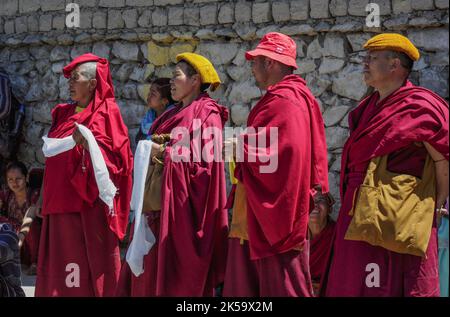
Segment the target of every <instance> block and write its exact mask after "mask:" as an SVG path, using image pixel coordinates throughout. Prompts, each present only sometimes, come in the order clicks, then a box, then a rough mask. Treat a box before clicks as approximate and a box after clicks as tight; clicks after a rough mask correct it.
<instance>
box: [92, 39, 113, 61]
mask: <svg viewBox="0 0 450 317" xmlns="http://www.w3.org/2000/svg"><path fill="white" fill-rule="evenodd" d="M110 51H111V48H110V47H109V45H108V44H106V43H104V42H96V43H94V46H93V47H92V52H93V53H94V54H95V55H97V56H99V57H103V58H106V59H109V53H110Z"/></svg>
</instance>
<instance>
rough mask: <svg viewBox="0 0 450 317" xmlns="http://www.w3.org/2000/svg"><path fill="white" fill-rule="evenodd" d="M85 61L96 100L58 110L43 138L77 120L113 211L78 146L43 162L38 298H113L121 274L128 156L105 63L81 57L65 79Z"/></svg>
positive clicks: (68, 130)
mask: <svg viewBox="0 0 450 317" xmlns="http://www.w3.org/2000/svg"><path fill="white" fill-rule="evenodd" d="M84 62H97V76H96V78H97V87H96V91H95V96H94V98H93V100H92V101H91V103H90V104H89V105H88V106H87V107H86V109H84V110H83V111H82V112H80V113H76V112H75V107H76V105H74V104H60V105H57V106H56V107H55V108H54V109H53V111H52V126H51V128H50V131H49V133H48V137H50V138H63V137H67V136H70V135H72V134H73V130H74V128H75V122H77V123H80V124H83V125H85V126H86V127H87V128H88V129H89V130H91V132H92V133H93V135H94V137H95V139H96V141H97V143H98V145H99V147H100V150H101V153H102V155H103V158H104V160H105V163H106V166H107V168H108V172H109V176H110V179H111V180H112V182H113V183H114V185H115V186H116V187H117V188H118V193H117V194H116V196H115V197H114V213H110V212H109V208H108V206H107V205H106V204H105V203H104V202H103V201H102V200H100V198H99V189H98V188H97V183H96V181H95V176H94V171H93V167H92V162H91V160H90V156H89V151H87V150H83V147H82V146H81V145H77V146H75V147H74V148H73V149H71V150H69V151H66V152H63V153H60V154H58V155H56V156H53V157H49V158H47V159H46V166H45V174H44V187H43V205H42V215H43V218H44V219H43V225H42V233H41V243H40V249H39V261H38V275H37V281H36V296H108V295H113V294H114V291H115V288H116V283H117V280H118V275H119V271H120V254H119V245H118V241H119V239H123V237H124V235H125V231H126V226H127V224H128V214H129V208H130V207H129V206H130V199H131V186H132V178H131V176H132V166H133V159H132V155H131V150H130V142H129V139H128V130H127V127H126V126H125V124H124V123H123V120H122V117H121V115H120V111H119V107H118V106H117V104H116V102H115V98H114V91H113V86H112V80H111V74H110V72H109V66H108V61H107V60H106V59H103V58H99V57H97V56H95V55H92V54H85V55H82V56H80V57H78V58H76V59H75V60H74V61H72V63H70V64H69V65H67V66H66V67H65V68H64V75H65V76H66V77H68V76H70V73H71V71H72V70H73V69H74V68H75V67H76V66H77V65H79V64H80V63H84ZM83 165H84V167H85V168H86V169H85V170H84V169H83ZM68 281H69V283H68ZM70 281H72V282H70ZM77 281H79V285H77V284H78V283H76V282H77Z"/></svg>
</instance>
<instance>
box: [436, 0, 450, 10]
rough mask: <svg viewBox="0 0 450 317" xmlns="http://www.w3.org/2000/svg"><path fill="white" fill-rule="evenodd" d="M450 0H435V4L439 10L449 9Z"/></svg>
mask: <svg viewBox="0 0 450 317" xmlns="http://www.w3.org/2000/svg"><path fill="white" fill-rule="evenodd" d="M448 2H449V1H448V0H434V4H435V5H436V8H438V9H448Z"/></svg>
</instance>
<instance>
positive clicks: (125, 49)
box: [112, 42, 139, 61]
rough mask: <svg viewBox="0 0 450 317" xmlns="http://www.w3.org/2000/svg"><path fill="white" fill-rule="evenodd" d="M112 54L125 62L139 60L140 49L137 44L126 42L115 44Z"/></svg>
mask: <svg viewBox="0 0 450 317" xmlns="http://www.w3.org/2000/svg"><path fill="white" fill-rule="evenodd" d="M112 53H113V54H114V55H115V56H116V57H118V58H121V59H123V60H125V61H138V60H139V57H138V56H139V47H138V46H137V44H133V43H126V42H114V44H113V49H112Z"/></svg>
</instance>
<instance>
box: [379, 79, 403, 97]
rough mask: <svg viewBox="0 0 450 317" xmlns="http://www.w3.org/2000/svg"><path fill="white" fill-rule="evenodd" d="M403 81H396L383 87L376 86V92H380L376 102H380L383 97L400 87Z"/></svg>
mask: <svg viewBox="0 0 450 317" xmlns="http://www.w3.org/2000/svg"><path fill="white" fill-rule="evenodd" d="M403 83H404V82H396V83H392V84H390V85H386V86H384V87H379V88H377V90H378V93H379V94H380V99H379V100H378V102H381V101H382V100H384V98H386V97H388V96H389V95H390V94H392V93H393V92H394V91H396V90H397V89H399V88H400V87H402V86H403Z"/></svg>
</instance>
